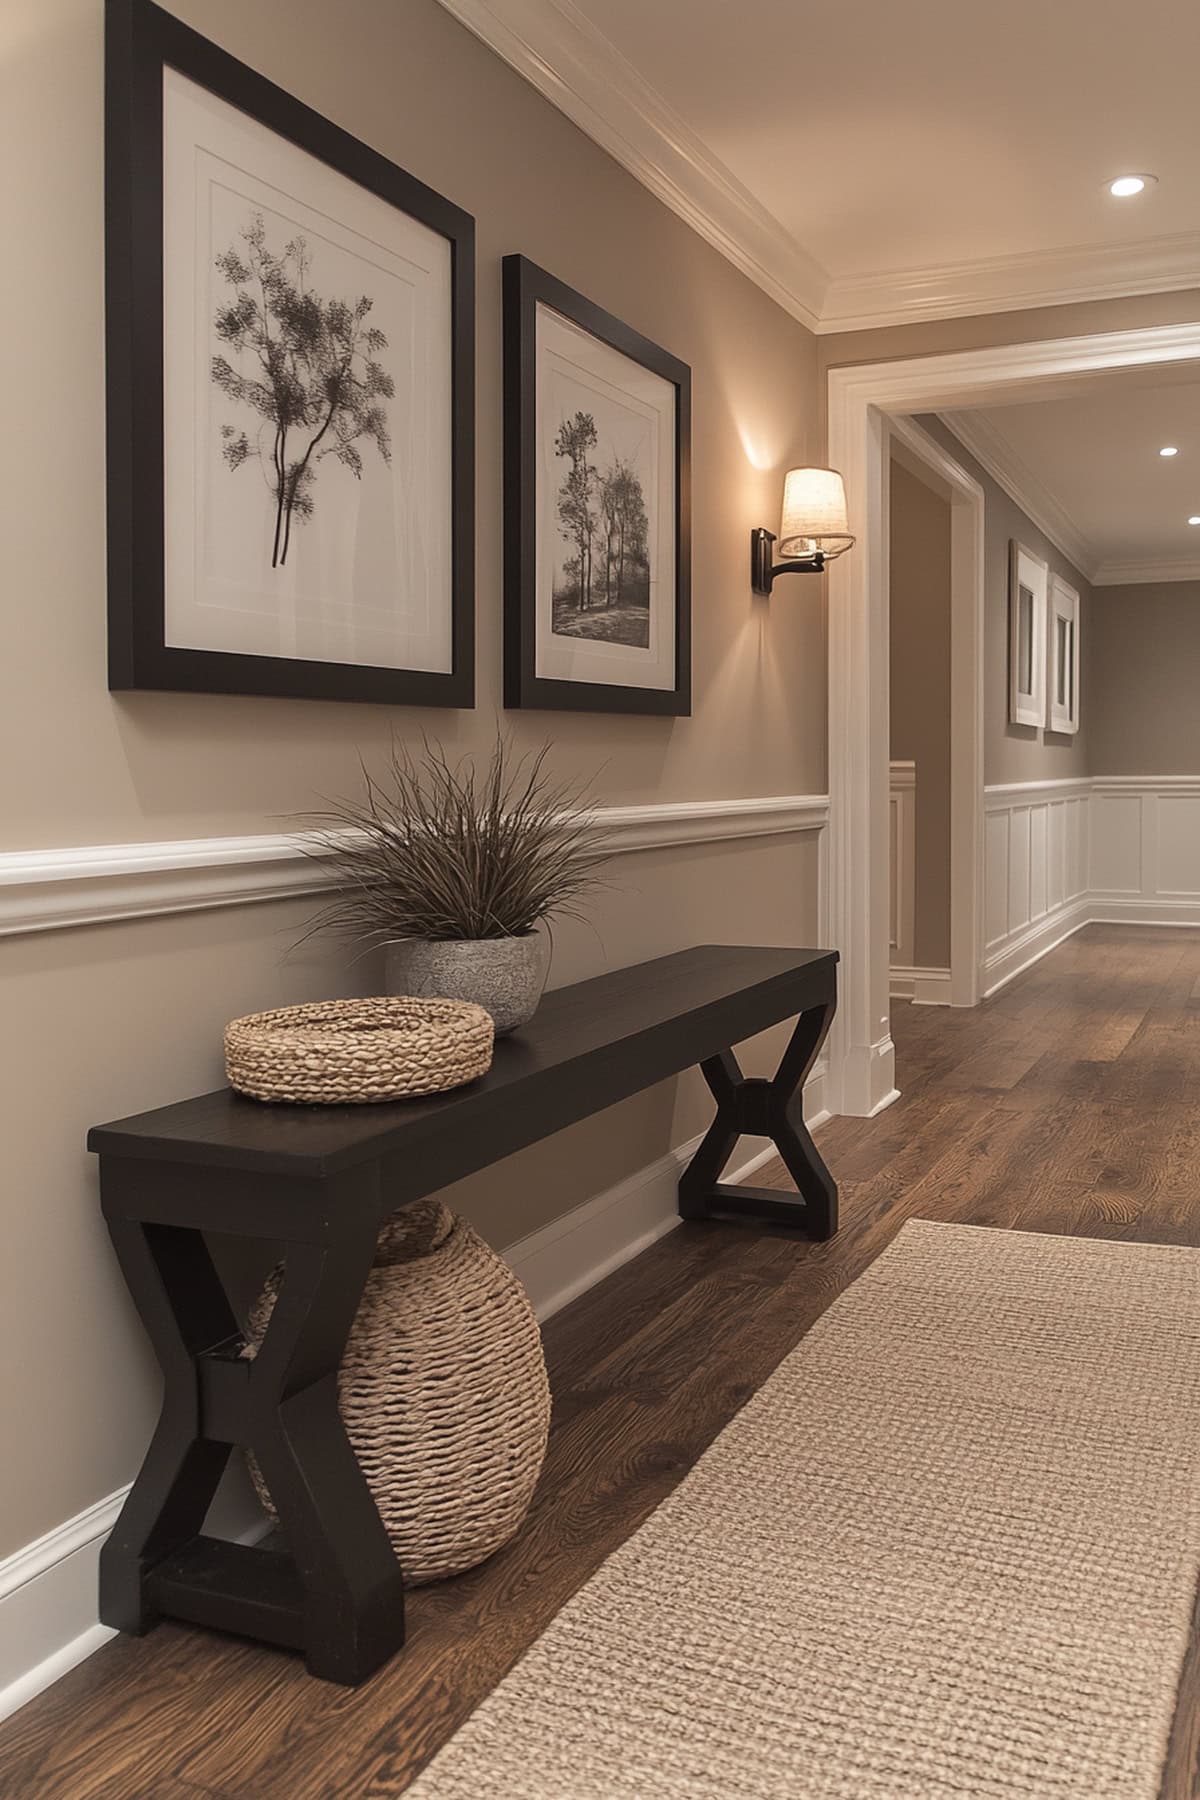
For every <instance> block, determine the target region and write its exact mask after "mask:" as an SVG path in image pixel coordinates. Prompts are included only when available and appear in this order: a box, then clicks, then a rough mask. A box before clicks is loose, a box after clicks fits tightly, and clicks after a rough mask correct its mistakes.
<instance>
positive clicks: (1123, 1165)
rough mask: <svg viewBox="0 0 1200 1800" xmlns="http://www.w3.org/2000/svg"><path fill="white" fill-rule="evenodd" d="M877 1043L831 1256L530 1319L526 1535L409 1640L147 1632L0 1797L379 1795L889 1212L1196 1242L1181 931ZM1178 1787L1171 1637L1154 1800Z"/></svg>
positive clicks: (731, 1235) (1178, 1792)
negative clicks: (535, 1415)
mask: <svg viewBox="0 0 1200 1800" xmlns="http://www.w3.org/2000/svg"><path fill="white" fill-rule="evenodd" d="M894 1031H895V1036H896V1040H897V1045H898V1051H899V1059H898V1060H899V1080H900V1085H901V1087H902V1089H903V1095H902V1098H901V1099H900V1101H899V1102H898V1103H897V1104H896V1105H895V1106H894V1107H892V1108H891V1109H890V1110H889V1111H888V1112H886V1113H884V1114H882V1115H881V1116H880V1117H879V1118H878V1119H875V1120H840V1119H839V1120H835V1121H832V1122H831V1123H830V1124H829V1125H828V1126H827V1127H826V1128H825V1129H824V1130H823V1131H822V1133H821V1147H822V1151H823V1153H824V1155H825V1156H826V1158H827V1159H828V1161H829V1163H830V1165H831V1166H832V1168H833V1171H834V1173H835V1175H836V1176H837V1178H838V1180H839V1182H840V1184H841V1192H842V1219H843V1226H842V1230H841V1231H840V1233H839V1234H838V1236H837V1238H836V1239H834V1240H833V1241H832V1242H830V1243H827V1244H816V1245H814V1244H807V1243H804V1242H802V1241H800V1240H798V1239H796V1238H794V1237H791V1236H789V1235H787V1234H786V1233H785V1232H782V1231H776V1232H771V1231H752V1230H746V1229H745V1228H742V1227H736V1226H724V1225H685V1226H681V1227H680V1228H679V1229H678V1230H677V1231H675V1232H672V1233H671V1234H670V1235H669V1236H668V1237H666V1238H664V1239H663V1240H662V1241H661V1242H659V1243H658V1244H656V1245H654V1246H653V1247H652V1248H651V1249H650V1250H648V1251H646V1253H645V1254H644V1255H642V1256H640V1257H638V1259H637V1260H636V1261H635V1262H632V1263H629V1264H627V1265H626V1266H625V1267H624V1268H623V1269H620V1270H618V1271H617V1272H616V1274H614V1275H612V1276H611V1277H610V1278H609V1279H608V1280H607V1281H605V1282H604V1283H602V1284H601V1285H600V1286H599V1287H596V1288H593V1289H592V1290H591V1292H590V1293H588V1294H586V1295H584V1296H583V1297H582V1298H581V1299H580V1300H578V1301H577V1302H576V1303H575V1304H574V1305H573V1306H571V1307H570V1308H568V1309H567V1310H566V1311H565V1312H563V1313H561V1314H559V1315H558V1317H557V1318H555V1319H553V1320H551V1321H550V1323H549V1324H548V1326H547V1328H546V1346H547V1353H548V1357H549V1362H550V1368H551V1377H552V1381H553V1385H554V1391H555V1396H556V1398H555V1413H554V1427H553V1432H552V1436H551V1440H550V1451H549V1456H548V1460H547V1465H546V1471H545V1475H544V1477H543V1480H542V1483H541V1487H540V1489H539V1493H538V1498H537V1501H536V1503H535V1506H534V1510H533V1513H532V1515H531V1517H530V1519H529V1521H528V1523H527V1525H526V1528H525V1530H524V1531H523V1532H522V1534H521V1536H520V1538H519V1540H518V1541H517V1542H516V1543H515V1544H513V1545H512V1546H510V1547H509V1549H508V1550H506V1551H504V1552H502V1553H501V1554H500V1555H499V1556H497V1557H496V1558H494V1559H493V1560H492V1561H491V1562H490V1563H488V1564H486V1565H485V1566H484V1567H483V1568H481V1569H478V1570H476V1571H474V1572H473V1573H471V1574H469V1575H466V1576H463V1577H461V1578H460V1579H459V1580H457V1581H454V1582H448V1583H444V1584H442V1585H441V1586H438V1587H434V1588H429V1589H423V1590H420V1591H418V1592H417V1593H415V1594H414V1595H413V1596H412V1600H411V1615H410V1616H411V1630H410V1640H409V1644H408V1646H407V1648H406V1649H405V1650H404V1651H403V1652H401V1654H400V1655H399V1656H398V1657H396V1658H395V1660H394V1661H393V1662H392V1663H391V1664H390V1665H389V1666H388V1667H386V1668H385V1669H383V1670H382V1671H381V1672H380V1673H379V1674H378V1675H376V1676H375V1677H374V1679H373V1680H371V1681H370V1682H368V1683H367V1684H366V1686H365V1687H363V1688H361V1689H359V1690H357V1691H355V1692H349V1691H346V1690H343V1689H338V1688H332V1687H328V1686H325V1685H324V1684H317V1683H314V1682H312V1681H310V1680H309V1679H308V1678H307V1677H306V1676H305V1674H304V1672H303V1669H302V1668H301V1666H300V1664H299V1663H298V1661H296V1660H294V1659H293V1658H292V1657H290V1656H288V1655H286V1654H284V1653H282V1652H275V1651H270V1650H266V1649H261V1648H258V1647H256V1646H253V1645H250V1644H246V1643H243V1642H241V1641H239V1640H235V1639H226V1638H221V1637H218V1636H215V1635H209V1634H205V1633H203V1632H199V1631H193V1630H186V1629H184V1628H182V1627H178V1626H170V1625H164V1626H160V1627H159V1629H158V1630H157V1631H155V1632H153V1633H151V1634H150V1635H149V1636H148V1637H146V1638H143V1639H140V1640H128V1639H122V1640H116V1641H114V1642H113V1643H111V1644H109V1645H107V1646H106V1647H105V1648H104V1649H103V1650H102V1651H101V1652H100V1653H99V1654H98V1655H96V1656H94V1657H93V1658H91V1660H90V1661H89V1662H87V1663H86V1664H84V1665H82V1666H81V1667H80V1668H79V1669H77V1670H75V1671H74V1672H73V1673H72V1674H71V1675H69V1676H68V1677H66V1679H65V1680H63V1681H62V1682H60V1683H58V1684H57V1685H56V1686H55V1687H54V1688H53V1689H52V1690H50V1691H49V1692H47V1693H46V1694H44V1695H42V1696H41V1697H40V1698H38V1699H37V1700H35V1701H33V1702H31V1703H30V1704H29V1705H28V1706H27V1707H26V1708H24V1709H23V1710H22V1711H21V1712H20V1713H19V1714H17V1715H16V1716H15V1717H14V1718H12V1719H11V1720H9V1721H8V1722H7V1723H6V1724H5V1725H2V1726H0V1795H3V1796H4V1800H26V1797H27V1796H36V1797H37V1800H129V1797H131V1796H137V1797H141V1796H145V1797H146V1800H151V1797H152V1800H203V1796H218V1797H223V1800H235V1797H236V1800H251V1797H252V1800H328V1797H329V1796H335V1795H336V1796H341V1795H353V1796H372V1797H378V1796H383V1795H387V1794H398V1793H400V1792H401V1791H402V1790H403V1789H404V1787H405V1786H406V1785H407V1783H408V1781H409V1780H410V1779H411V1777H412V1775H413V1773H414V1771H415V1770H416V1769H418V1768H419V1767H420V1766H421V1765H422V1764H423V1763H424V1762H425V1761H426V1760H427V1759H428V1757H429V1756H430V1755H431V1754H432V1753H433V1751H434V1750H435V1749H436V1748H437V1747H438V1746H439V1745H440V1744H441V1743H442V1742H443V1741H444V1740H445V1739H446V1738H447V1737H448V1736H449V1735H450V1733H451V1732H452V1731H453V1730H454V1729H455V1727H456V1726H457V1725H458V1723H459V1722H460V1721H461V1720H462V1719H463V1718H465V1717H466V1715H467V1713H468V1712H469V1711H470V1710H471V1708H472V1707H473V1706H474V1705H475V1703H476V1702H477V1701H478V1700H479V1699H480V1698H481V1697H482V1696H483V1695H484V1694H485V1693H486V1692H487V1691H488V1690H489V1689H490V1688H491V1687H492V1686H493V1685H494V1684H495V1682H496V1681H497V1680H498V1679H499V1678H500V1676H501V1675H502V1674H503V1673H504V1672H505V1670H506V1669H508V1668H509V1667H510V1665H511V1664H512V1663H513V1662H514V1661H515V1659H516V1658H517V1656H518V1655H519V1654H520V1652H521V1651H522V1649H523V1648H524V1647H525V1646H526V1645H527V1644H528V1643H529V1642H530V1641H531V1640H532V1638H533V1637H534V1636H535V1635H536V1634H537V1633H538V1632H539V1631H540V1630H541V1629H542V1627H543V1626H544V1625H545V1624H546V1623H547V1622H548V1620H549V1619H550V1618H551V1617H552V1615H553V1614H554V1612H555V1611H556V1610H557V1608H558V1607H559V1606H560V1605H561V1604H562V1603H563V1601H564V1600H565V1599H566V1598H567V1597H568V1596H569V1595H570V1594H571V1593H572V1592H573V1591H574V1590H575V1589H576V1588H577V1587H578V1586H579V1585H580V1583H581V1582H582V1581H584V1580H585V1579H586V1577H587V1576H588V1574H589V1573H590V1572H591V1571H592V1570H593V1569H594V1568H595V1567H596V1566H597V1564H599V1563H600V1561H601V1560H602V1559H603V1558H604V1557H605V1556H606V1555H607V1554H608V1552H609V1551H610V1550H612V1549H613V1548H614V1547H615V1546H616V1545H617V1544H618V1543H620V1542H621V1540H622V1539H623V1538H625V1537H626V1536H627V1535H628V1534H629V1532H631V1531H632V1530H633V1529H634V1528H635V1527H636V1526H637V1525H638V1524H639V1523H640V1521H641V1520H642V1519H644V1518H645V1517H646V1515H647V1514H648V1513H649V1512H650V1511H651V1509H652V1508H653V1507H654V1506H655V1504H656V1503H657V1502H658V1501H659V1500H661V1499H662V1497H663V1496H664V1495H665V1494H666V1493H667V1492H668V1491H669V1490H670V1488H671V1487H672V1486H673V1485H674V1484H675V1483H676V1482H677V1481H678V1480H679V1479H680V1477H681V1476H682V1475H683V1473H684V1472H685V1470H686V1469H687V1468H688V1467H689V1465H690V1464H691V1463H692V1462H693V1461H694V1460H695V1458H696V1457H697V1456H698V1455H699V1453H700V1452H701V1451H702V1450H703V1449H704V1447H705V1445H707V1444H708V1443H709V1442H710V1441H711V1439H712V1438H713V1437H714V1436H715V1435H716V1433H717V1432H718V1431H719V1430H720V1429H721V1427H722V1426H723V1425H724V1424H725V1423H726V1421H727V1420H728V1419H729V1418H730V1416H731V1415H732V1414H733V1413H734V1412H735V1411H736V1409H737V1408H738V1407H739V1406H740V1405H741V1403H742V1402H743V1401H744V1400H745V1399H746V1398H747V1396H748V1395H749V1394H750V1393H752V1392H753V1390H754V1389H755V1388H756V1387H757V1386H758V1385H759V1384H760V1383H761V1382H762V1381H763V1380H764V1379H765V1378H766V1376H767V1375H768V1374H769V1373H770V1372H771V1370H772V1369H773V1368H774V1367H775V1365H776V1363H778V1362H779V1360H780V1359H781V1358H782V1357H783V1356H784V1355H785V1354H786V1353H787V1352H788V1351H789V1350H790V1349H791V1348H792V1346H793V1345H794V1344H795V1343H796V1341H797V1339H798V1338H800V1337H801V1335H802V1334H803V1333H804V1332H805V1331H806V1330H807V1329H808V1328H809V1326H810V1325H811V1324H812V1323H813V1321H814V1320H815V1319H816V1318H817V1316H818V1315H819V1314H820V1313H821V1312H822V1311H823V1310H824V1309H825V1307H827V1306H828V1305H829V1303H830V1301H831V1300H833V1298H834V1297H835V1296H836V1295H837V1294H838V1293H839V1291H840V1290H841V1289H842V1288H844V1287H845V1286H846V1285H847V1283H848V1282H850V1281H852V1280H853V1279H854V1278H855V1276H856V1275H858V1274H859V1273H860V1272H861V1271H862V1269H863V1268H865V1266H866V1265H867V1264H868V1263H869V1262H870V1261H871V1260H872V1258H873V1257H875V1256H877V1255H878V1254H879V1252H880V1251H881V1250H882V1249H883V1248H884V1247H885V1245H886V1244H887V1243H888V1241H889V1239H890V1238H891V1237H892V1235H893V1234H894V1233H895V1232H896V1231H897V1230H898V1229H899V1227H900V1226H901V1225H902V1224H903V1223H904V1221H905V1220H906V1219H909V1218H914V1217H920V1218H928V1219H947V1220H955V1221H958V1222H962V1223H971V1224H979V1225H993V1226H1013V1227H1017V1228H1019V1229H1022V1230H1032V1231H1050V1232H1066V1233H1080V1234H1083V1235H1088V1236H1095V1237H1113V1238H1120V1237H1125V1238H1133V1239H1144V1240H1148V1241H1155V1242H1170V1243H1196V1244H1200V1197H1198V1189H1200V1179H1198V1177H1200V1110H1198V1108H1197V1104H1196V1097H1197V1094H1198V1092H1200V931H1198V932H1189V931H1180V930H1176V931H1170V930H1151V929H1138V928H1132V927H1118V926H1112V927H1109V926H1091V927H1089V928H1088V929H1087V930H1086V931H1084V932H1082V933H1080V934H1078V935H1077V936H1076V937H1074V938H1072V939H1070V940H1069V941H1068V942H1067V943H1066V944H1064V945H1063V946H1061V947H1060V948H1059V949H1058V950H1056V951H1055V952H1053V953H1052V955H1050V956H1049V957H1047V958H1046V959H1045V960H1044V961H1043V962H1041V963H1039V964H1038V965H1037V966H1036V967H1035V968H1034V969H1032V970H1031V971H1029V972H1028V973H1027V974H1026V975H1025V976H1023V977H1021V978H1020V979H1019V980H1017V981H1016V982H1014V983H1012V984H1011V985H1010V986H1009V987H1008V988H1006V989H1005V990H1004V991H1003V993H1001V994H1000V995H998V996H997V997H996V999H995V1000H993V1001H991V1002H989V1003H987V1004H985V1005H984V1006H982V1007H980V1008H978V1009H976V1010H974V1011H971V1012H951V1011H948V1010H944V1009H942V1008H920V1007H911V1006H908V1005H905V1004H899V1005H897V1007H896V1009H895V1016H894ZM770 1178H771V1176H770V1172H769V1171H768V1172H767V1174H766V1179H768V1180H770ZM756 1179H760V1178H756ZM776 1180H777V1183H778V1185H780V1186H783V1185H785V1179H784V1177H783V1174H782V1170H779V1171H778V1172H777V1174H776ZM1196 1796H1200V1632H1198V1630H1197V1626H1196V1623H1195V1622H1194V1624H1193V1632H1192V1643H1191V1647H1190V1650H1189V1654H1188V1660H1187V1665H1186V1669H1185V1673H1184V1680H1183V1686H1182V1688H1181V1693H1180V1701H1179V1707H1178V1711H1177V1716H1176V1722H1175V1729H1174V1733H1173V1737H1172V1742H1171V1748H1170V1752H1169V1757H1168V1764H1167V1771H1166V1775H1165V1778H1164V1783H1163V1788H1162V1800H1195V1797H1196ZM564 1800H569V1797H567V1796H564Z"/></svg>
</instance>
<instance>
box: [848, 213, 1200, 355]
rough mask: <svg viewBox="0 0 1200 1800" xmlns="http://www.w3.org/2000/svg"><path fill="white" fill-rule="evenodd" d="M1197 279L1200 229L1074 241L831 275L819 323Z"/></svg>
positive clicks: (1190, 284) (906, 316)
mask: <svg viewBox="0 0 1200 1800" xmlns="http://www.w3.org/2000/svg"><path fill="white" fill-rule="evenodd" d="M1195 287H1200V232H1181V233H1178V234H1176V235H1174V236H1171V237H1157V238H1145V239H1143V240H1142V241H1141V242H1140V243H1133V244H1077V245H1071V246H1068V247H1065V248H1063V249H1061V250H1030V251H1024V252H1021V253H1018V254H1017V255H1014V256H990V257H982V258H980V259H979V260H977V261H972V262H955V263H942V264H937V265H934V266H932V267H929V268H924V269H891V270H887V271H880V272H877V273H874V274H865V275H844V276H835V277H834V278H833V279H832V280H831V281H830V283H829V287H828V289H827V291H826V295H825V301H824V305H823V306H822V308H821V318H820V323H819V325H818V327H817V329H818V330H819V331H821V332H832V331H865V330H870V329H872V328H878V327H879V326H882V325H907V324H915V323H918V322H919V321H920V320H922V319H954V318H963V317H966V316H969V315H971V314H975V313H993V312H1021V311H1024V310H1026V309H1028V308H1029V307H1033V306H1065V305H1069V304H1072V303H1076V302H1079V301H1086V300H1115V299H1119V298H1121V297H1123V296H1125V295H1129V294H1162V293H1171V292H1174V291H1176V290H1178V289H1181V288H1195Z"/></svg>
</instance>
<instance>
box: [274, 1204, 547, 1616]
mask: <svg viewBox="0 0 1200 1800" xmlns="http://www.w3.org/2000/svg"><path fill="white" fill-rule="evenodd" d="M280 1274H281V1271H280V1270H278V1269H277V1270H275V1272H274V1273H273V1274H272V1275H271V1276H270V1278H269V1279H268V1281H267V1284H266V1286H265V1288H264V1289H263V1292H262V1293H261V1295H260V1296H259V1298H258V1300H257V1301H256V1303H255V1305H254V1307H253V1309H252V1312H251V1315H250V1321H249V1329H248V1331H247V1346H248V1354H251V1355H252V1354H254V1352H255V1351H256V1350H257V1348H258V1346H259V1345H260V1344H261V1343H262V1340H263V1335H264V1333H265V1331H266V1328H267V1323H268V1321H269V1319H270V1316H271V1310H272V1308H273V1306H274V1304H275V1299H276V1295H277V1294H278V1291H279V1282H280ZM338 1405H339V1407H340V1410H341V1414H342V1418H343V1420H344V1421H345V1425H346V1432H347V1435H348V1436H349V1439H350V1442H351V1444H352V1445H353V1446H354V1449H355V1452H356V1454H357V1456H358V1460H359V1463H360V1464H361V1465H362V1471H363V1474H364V1475H365V1476H366V1478H367V1485H368V1487H369V1488H370V1490H371V1493H372V1495H373V1496H374V1499H375V1504H376V1505H377V1506H378V1508H379V1512H380V1515H381V1517H382V1519H383V1522H384V1525H385V1526H386V1528H387V1533H388V1536H389V1537H390V1538H391V1541H392V1546H393V1548H394V1549H395V1552H396V1555H397V1556H398V1557H399V1559H400V1565H401V1568H402V1569H403V1571H404V1577H405V1580H406V1582H408V1583H409V1585H416V1584H418V1583H421V1582H426V1581H437V1580H439V1579H440V1578H441V1577H443V1576H447V1575H456V1574H458V1573H459V1572H460V1571H461V1570H463V1569H469V1568H472V1567H474V1565H475V1564H476V1563H480V1562H483V1561H484V1559H485V1558H486V1557H489V1556H491V1555H492V1554H493V1552H494V1551H496V1550H498V1549H499V1548H500V1547H501V1545H502V1544H506V1543H507V1542H508V1540H509V1539H510V1538H511V1537H512V1536H513V1535H514V1534H515V1533H516V1531H517V1530H518V1528H519V1527H520V1524H521V1521H522V1519H523V1518H524V1517H525V1514H526V1512H527V1511H528V1509H529V1503H530V1501H531V1500H532V1498H533V1490H534V1488H535V1487H536V1485H537V1479H538V1475H539V1474H540V1472H541V1467H542V1460H543V1458H544V1456H545V1453H546V1435H547V1431H548V1429H549V1422H550V1388H549V1383H548V1382H547V1380H546V1365H545V1360H544V1358H543V1356H542V1340H541V1333H540V1332H539V1330H538V1325H537V1320H536V1319H535V1318H534V1316H533V1310H532V1308H531V1307H530V1305H529V1301H528V1300H527V1298H526V1296H525V1290H524V1288H523V1287H522V1286H521V1284H520V1282H519V1281H518V1280H517V1278H516V1276H515V1275H514V1274H513V1272H512V1270H511V1269H510V1268H509V1267H508V1264H507V1263H505V1262H503V1261H502V1260H501V1258H500V1257H499V1256H497V1255H496V1253H495V1251H494V1250H492V1249H491V1248H490V1247H489V1246H488V1245H487V1244H485V1243H484V1242H483V1240H482V1239H481V1238H480V1237H478V1236H477V1235H476V1233H475V1232H474V1231H473V1230H472V1229H471V1227H470V1226H469V1225H468V1224H466V1223H465V1221H464V1220H462V1219H459V1218H457V1217H456V1216H455V1215H454V1214H453V1213H452V1212H450V1211H449V1209H448V1208H447V1207H446V1206H444V1205H443V1204H442V1203H441V1201H437V1200H427V1201H419V1202H417V1203H416V1204H414V1205H412V1206H408V1207H405V1208H404V1209H403V1210H402V1211H401V1212H399V1213H397V1214H396V1215H395V1217H394V1218H393V1219H392V1220H390V1221H389V1223H388V1224H387V1225H386V1226H385V1227H384V1229H383V1231H382V1232H381V1234H380V1238H379V1248H378V1251H377V1253H376V1262H375V1266H374V1268H373V1269H372V1270H371V1273H370V1274H369V1276H368V1277H367V1284H366V1288H365V1290H364V1293H363V1297H362V1301H361V1303H360V1305H359V1309H358V1314H357V1316H356V1318H355V1321H354V1325H353V1328H352V1330H351V1332H350V1337H349V1340H348V1342H347V1345H346V1352H345V1355H344V1357H343V1358H342V1366H341V1369H340V1370H339V1373H338ZM247 1460H248V1461H249V1463H250V1472H251V1474H252V1476H253V1477H254V1482H255V1486H256V1487H257V1489H258V1493H259V1497H260V1499H261V1500H262V1502H263V1504H264V1506H265V1507H266V1509H267V1511H268V1512H269V1513H271V1514H272V1516H274V1509H273V1508H272V1505H271V1500H270V1496H269V1494H268V1493H267V1490H266V1487H265V1485H264V1483H263V1481H262V1478H261V1475H260V1474H259V1471H258V1469H257V1468H256V1466H255V1464H254V1461H253V1458H248V1459H247Z"/></svg>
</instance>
